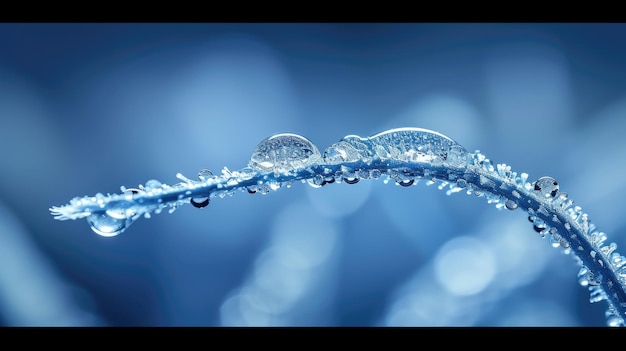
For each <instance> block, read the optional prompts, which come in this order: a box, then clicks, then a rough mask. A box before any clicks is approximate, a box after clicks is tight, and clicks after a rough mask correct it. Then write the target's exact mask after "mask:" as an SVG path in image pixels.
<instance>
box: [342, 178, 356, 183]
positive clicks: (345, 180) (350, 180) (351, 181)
mask: <svg viewBox="0 0 626 351" xmlns="http://www.w3.org/2000/svg"><path fill="white" fill-rule="evenodd" d="M343 181H344V182H345V183H346V184H356V183H358V182H359V178H358V177H354V178H343Z"/></svg>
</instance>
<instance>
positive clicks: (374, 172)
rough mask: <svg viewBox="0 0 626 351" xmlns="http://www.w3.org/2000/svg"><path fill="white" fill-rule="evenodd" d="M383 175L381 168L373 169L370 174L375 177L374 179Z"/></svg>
mask: <svg viewBox="0 0 626 351" xmlns="http://www.w3.org/2000/svg"><path fill="white" fill-rule="evenodd" d="M381 175H382V173H381V172H380V170H379V169H372V170H371V171H370V176H371V177H372V178H374V179H378V178H380V176H381Z"/></svg>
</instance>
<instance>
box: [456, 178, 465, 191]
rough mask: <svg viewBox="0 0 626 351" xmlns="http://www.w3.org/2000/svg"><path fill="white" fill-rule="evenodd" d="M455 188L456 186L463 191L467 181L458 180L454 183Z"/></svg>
mask: <svg viewBox="0 0 626 351" xmlns="http://www.w3.org/2000/svg"><path fill="white" fill-rule="evenodd" d="M456 186H458V187H459V188H461V189H465V187H466V186H467V180H465V179H463V178H459V179H458V180H457V181H456Z"/></svg>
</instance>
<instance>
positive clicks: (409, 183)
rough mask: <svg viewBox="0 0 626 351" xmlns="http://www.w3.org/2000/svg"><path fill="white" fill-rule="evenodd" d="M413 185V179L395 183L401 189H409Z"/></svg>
mask: <svg viewBox="0 0 626 351" xmlns="http://www.w3.org/2000/svg"><path fill="white" fill-rule="evenodd" d="M414 183H415V179H407V180H401V181H399V182H396V184H398V185H400V186H403V187H409V186H411V185H413V184H414Z"/></svg>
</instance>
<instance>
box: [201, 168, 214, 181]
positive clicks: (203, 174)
mask: <svg viewBox="0 0 626 351" xmlns="http://www.w3.org/2000/svg"><path fill="white" fill-rule="evenodd" d="M210 178H213V172H211V170H209V169H206V168H203V169H201V170H200V171H199V172H198V179H200V180H202V181H206V180H209V179H210Z"/></svg>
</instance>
